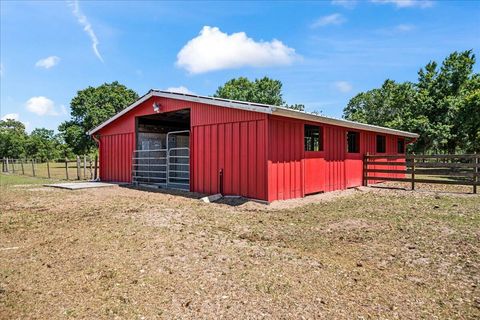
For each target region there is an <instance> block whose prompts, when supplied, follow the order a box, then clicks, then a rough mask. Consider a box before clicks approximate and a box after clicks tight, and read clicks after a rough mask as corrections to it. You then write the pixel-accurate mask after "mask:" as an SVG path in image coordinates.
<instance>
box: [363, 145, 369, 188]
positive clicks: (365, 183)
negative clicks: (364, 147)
mask: <svg viewBox="0 0 480 320" xmlns="http://www.w3.org/2000/svg"><path fill="white" fill-rule="evenodd" d="M368 156H369V153H368V152H367V153H366V154H364V155H363V185H364V186H365V187H368V179H367V177H368V172H367V169H368V165H367V161H368Z"/></svg>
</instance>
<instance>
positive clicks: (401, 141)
mask: <svg viewBox="0 0 480 320" xmlns="http://www.w3.org/2000/svg"><path fill="white" fill-rule="evenodd" d="M397 153H405V139H401V138H398V140H397Z"/></svg>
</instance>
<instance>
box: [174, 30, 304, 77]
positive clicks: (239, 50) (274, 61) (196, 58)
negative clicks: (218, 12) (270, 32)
mask: <svg viewBox="0 0 480 320" xmlns="http://www.w3.org/2000/svg"><path fill="white" fill-rule="evenodd" d="M295 58H296V54H295V49H293V48H289V47H287V46H286V45H284V44H283V43H282V42H281V41H279V40H276V39H273V40H272V41H270V42H268V41H259V42H256V41H255V40H253V39H252V38H249V37H248V36H247V35H246V34H245V32H238V33H232V34H231V35H229V34H226V33H223V32H222V31H221V30H220V29H219V28H216V27H209V26H204V27H203V28H202V30H201V31H200V34H199V35H198V36H197V37H195V38H193V39H192V40H190V41H188V43H187V44H186V45H185V46H184V47H183V48H182V49H181V50H180V52H179V53H178V54H177V62H176V64H177V66H179V67H182V68H185V69H186V70H187V71H188V72H190V73H202V72H208V71H214V70H221V69H230V68H239V67H244V66H253V67H265V66H274V65H288V64H290V63H292V62H293V60H294V59H295Z"/></svg>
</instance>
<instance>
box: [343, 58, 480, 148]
mask: <svg viewBox="0 0 480 320" xmlns="http://www.w3.org/2000/svg"><path fill="white" fill-rule="evenodd" d="M474 65H475V55H474V54H473V52H472V50H467V51H463V52H453V53H452V54H450V55H449V56H448V57H446V58H445V59H444V60H443V62H442V63H441V65H439V64H438V63H437V62H435V61H430V62H429V63H428V64H427V65H426V66H425V67H423V68H421V69H420V70H419V71H418V80H417V81H416V82H408V81H407V82H401V83H398V82H395V81H393V80H390V79H388V80H385V82H384V83H383V85H382V86H381V87H380V88H376V89H372V90H369V91H366V92H361V93H359V94H357V95H356V96H355V97H353V98H352V99H351V100H350V102H349V103H348V105H347V107H346V108H345V109H344V117H345V118H346V119H349V120H353V121H359V122H364V123H369V124H375V125H380V126H384V127H389V128H394V129H400V130H405V131H411V132H416V133H418V134H419V135H420V138H419V139H418V140H417V142H416V143H415V144H414V145H413V150H414V151H417V152H422V153H449V154H453V153H466V152H467V153H472V152H480V74H479V73H474V72H473V70H474Z"/></svg>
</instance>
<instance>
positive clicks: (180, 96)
mask: <svg viewBox="0 0 480 320" xmlns="http://www.w3.org/2000/svg"><path fill="white" fill-rule="evenodd" d="M151 97H162V98H170V99H176V100H182V101H188V102H197V103H204V104H209V105H214V106H218V107H224V108H232V109H240V110H246V111H253V112H261V113H267V114H273V115H278V116H283V117H288V118H293V119H301V120H306V121H312V122H319V123H325V124H330V125H335V126H341V127H346V128H351V129H357V130H366V131H373V132H379V133H385V134H393V135H397V136H402V137H409V138H418V137H419V135H418V134H416V133H412V132H407V131H402V130H396V129H390V128H386V127H381V126H375V125H371V124H365V123H360V122H355V121H349V120H345V119H337V118H331V117H326V116H323V115H316V114H312V113H307V112H303V111H297V110H293V109H289V108H285V107H279V106H272V105H268V104H261V103H252V102H245V101H237V100H229V99H222V98H215V97H207V96H197V95H192V94H184V93H176V92H169V91H162V90H150V91H149V92H148V93H147V94H145V95H144V96H142V97H140V99H138V100H137V101H135V102H134V103H133V104H131V105H130V106H128V107H127V108H125V109H123V110H122V111H120V112H119V113H117V114H116V115H114V116H113V117H111V118H110V119H108V120H107V121H105V122H103V123H102V124H100V125H99V126H97V127H96V128H94V129H92V130H90V131H89V132H88V134H89V135H93V134H95V133H96V132H97V131H99V130H100V129H102V128H103V127H105V126H106V125H108V124H109V123H111V122H113V121H115V120H116V119H118V118H120V117H121V116H123V115H124V114H126V113H128V112H129V111H130V110H132V109H134V108H135V107H137V106H138V105H140V104H142V103H143V102H145V101H147V100H148V99H150V98H151Z"/></svg>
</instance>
